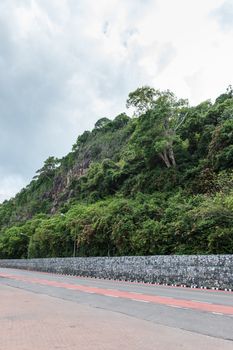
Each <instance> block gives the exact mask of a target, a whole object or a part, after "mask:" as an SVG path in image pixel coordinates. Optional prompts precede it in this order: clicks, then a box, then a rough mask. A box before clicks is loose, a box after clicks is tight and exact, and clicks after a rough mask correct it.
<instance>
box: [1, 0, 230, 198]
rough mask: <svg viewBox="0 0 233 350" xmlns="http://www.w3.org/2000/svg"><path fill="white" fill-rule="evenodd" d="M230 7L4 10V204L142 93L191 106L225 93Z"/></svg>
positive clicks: (209, 2) (30, 6) (165, 4)
mask: <svg viewBox="0 0 233 350" xmlns="http://www.w3.org/2000/svg"><path fill="white" fill-rule="evenodd" d="M229 4H230V1H229V0H226V1H225V0H205V1H201V0H190V1H187V0H176V1H174V0H111V1H109V0H98V1H93V0H78V1H77V0H59V1H57V0H49V1H47V0H1V2H0V39H1V48H0V74H1V82H0V107H1V114H0V162H1V163H0V164H1V167H2V176H1V178H0V183H1V188H3V190H2V198H4V193H5V195H6V196H8V195H7V194H6V193H11V194H13V193H15V191H17V190H18V189H19V188H20V186H21V185H22V183H25V182H26V181H28V179H29V178H30V177H32V176H33V174H34V172H35V170H36V169H37V168H39V167H40V166H41V163H42V162H43V161H44V160H45V159H46V157H48V156H49V155H55V156H62V155H64V154H66V153H67V152H68V151H69V150H70V149H71V145H72V144H73V143H74V142H75V139H76V137H77V136H78V134H80V133H81V132H83V131H84V130H85V129H89V128H91V127H92V126H93V125H94V123H95V121H96V120H97V119H98V118H99V117H103V116H107V117H114V116H115V115H117V114H119V113H120V112H122V111H124V109H125V101H126V98H127V94H128V93H129V92H130V91H132V90H134V89H136V88H137V87H138V86H140V85H143V84H144V85H145V84H149V85H152V86H154V87H155V88H161V89H167V88H170V89H171V90H173V91H174V92H175V93H177V94H178V96H180V97H188V98H189V99H190V100H191V103H198V102H200V101H201V100H205V99H207V98H215V97H217V96H218V95H219V94H220V93H222V92H223V91H225V89H226V87H227V86H228V85H229V84H230V83H232V77H233V66H232V61H233V50H232V42H233V30H232V27H230V26H229V23H230V22H231V19H232V15H231V12H229V11H226V9H228V8H229ZM225 24H227V25H225ZM12 176H13V178H14V177H15V176H16V177H18V178H20V179H22V181H21V180H19V181H15V184H16V185H15V186H13V184H12V181H8V182H6V180H5V179H6V178H7V179H11V178H12ZM1 179H2V180H1ZM4 186H5V189H6V190H5V189H4ZM9 188H12V190H9ZM3 192H4V193H3Z"/></svg>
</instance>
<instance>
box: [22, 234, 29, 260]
mask: <svg viewBox="0 0 233 350" xmlns="http://www.w3.org/2000/svg"><path fill="white" fill-rule="evenodd" d="M19 234H20V236H23V237H27V239H28V242H27V244H28V243H29V240H30V237H29V236H28V235H26V234H25V233H23V232H19ZM28 256H29V252H28V247H27V259H28Z"/></svg>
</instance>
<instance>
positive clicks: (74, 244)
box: [60, 213, 77, 258]
mask: <svg viewBox="0 0 233 350" xmlns="http://www.w3.org/2000/svg"><path fill="white" fill-rule="evenodd" d="M60 215H61V216H62V217H63V218H65V217H66V215H65V214H64V213H60ZM76 240H77V233H75V236H74V239H73V257H74V258H75V257H76V248H77V242H76Z"/></svg>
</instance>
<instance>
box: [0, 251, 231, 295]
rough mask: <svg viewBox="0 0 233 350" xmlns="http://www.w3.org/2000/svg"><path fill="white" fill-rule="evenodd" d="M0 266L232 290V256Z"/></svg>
mask: <svg viewBox="0 0 233 350" xmlns="http://www.w3.org/2000/svg"><path fill="white" fill-rule="evenodd" d="M0 267H9V268H19V269H27V270H36V271H45V272H53V273H60V274H70V275H77V276H89V277H97V278H108V279H121V280H130V281H141V282H150V283H164V284H177V285H181V284H182V285H187V286H196V287H207V288H213V287H215V288H219V289H233V255H179V256H174V255H172V256H162V255H161V256H160V255H158V256H130V257H129V256H126V257H90V258H49V259H28V260H0Z"/></svg>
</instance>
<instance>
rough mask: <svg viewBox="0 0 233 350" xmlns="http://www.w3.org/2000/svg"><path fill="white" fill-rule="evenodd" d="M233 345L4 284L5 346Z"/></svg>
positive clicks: (23, 349) (1, 334)
mask: <svg viewBox="0 0 233 350" xmlns="http://www.w3.org/2000/svg"><path fill="white" fill-rule="evenodd" d="M197 348H200V349H205V350H208V349H211V350H215V349H216V350H217V349H221V350H224V349H226V350H228V349H229V350H232V349H233V343H232V342H229V341H225V340H221V339H215V338H211V337H208V336H204V335H199V334H194V333H190V332H187V331H183V330H180V329H175V328H170V327H166V326H161V325H157V324H153V323H151V322H148V321H144V320H139V319H136V318H133V317H129V316H126V315H123V314H119V313H114V312H112V311H106V310H102V309H97V308H92V307H90V306H87V305H82V304H78V303H75V302H71V301H67V300H62V299H58V298H53V297H50V296H47V295H41V294H36V293H32V292H28V291H25V290H21V289H17V288H12V287H9V286H3V285H0V350H42V349H43V350H55V349H69V350H74V349H75V350H76V349H80V350H116V349H122V350H123V349H126V350H139V349H140V350H152V349H153V350H156V349H158V350H165V349H166V350H170V349H171V350H176V349H185V350H194V349H197Z"/></svg>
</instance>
